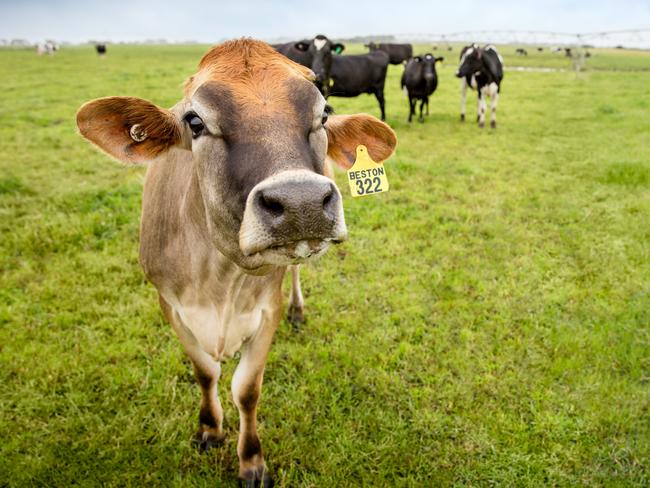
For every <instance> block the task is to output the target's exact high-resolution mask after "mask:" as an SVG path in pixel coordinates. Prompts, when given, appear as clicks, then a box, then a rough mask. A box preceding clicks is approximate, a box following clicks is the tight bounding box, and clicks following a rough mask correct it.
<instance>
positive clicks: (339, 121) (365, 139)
mask: <svg viewBox="0 0 650 488" xmlns="http://www.w3.org/2000/svg"><path fill="white" fill-rule="evenodd" d="M325 128H326V129H327V139H328V146H327V155H328V156H329V157H330V158H332V159H333V160H334V161H336V162H337V163H338V164H339V165H340V166H342V167H343V168H345V169H349V168H350V167H351V166H352V165H353V164H354V161H355V159H356V157H357V152H356V151H357V146H358V145H359V144H363V145H365V146H366V147H367V148H368V153H369V154H370V157H371V158H372V160H373V161H375V162H377V163H380V162H382V161H384V160H385V159H387V158H388V157H389V156H390V155H391V154H393V151H394V150H395V146H396V145H397V136H396V135H395V132H394V131H393V129H391V128H390V127H389V126H388V125H386V124H385V123H383V122H379V121H378V120H377V119H375V118H374V117H372V116H370V115H362V114H357V115H335V116H331V117H330V118H329V120H328V121H327V124H325Z"/></svg>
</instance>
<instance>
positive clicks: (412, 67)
mask: <svg viewBox="0 0 650 488" xmlns="http://www.w3.org/2000/svg"><path fill="white" fill-rule="evenodd" d="M443 60H444V58H442V57H439V58H436V57H434V56H433V55H432V54H431V53H427V54H425V55H423V56H415V57H414V58H411V59H409V60H408V61H407V63H406V66H404V73H403V74H402V90H406V93H407V95H408V97H409V119H408V121H409V122H411V120H413V115H414V114H415V106H416V105H417V102H418V100H420V117H419V119H418V120H419V121H420V122H424V117H423V116H422V107H423V106H424V105H426V107H427V115H429V96H430V95H431V94H432V93H433V92H434V91H436V88H437V87H438V73H437V72H436V63H437V62H439V61H443Z"/></svg>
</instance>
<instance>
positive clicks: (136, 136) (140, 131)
mask: <svg viewBox="0 0 650 488" xmlns="http://www.w3.org/2000/svg"><path fill="white" fill-rule="evenodd" d="M129 134H130V135H131V139H133V140H134V141H135V142H142V141H144V140H145V139H146V138H147V129H145V128H144V127H142V126H141V125H140V124H133V125H132V126H131V129H130V130H129Z"/></svg>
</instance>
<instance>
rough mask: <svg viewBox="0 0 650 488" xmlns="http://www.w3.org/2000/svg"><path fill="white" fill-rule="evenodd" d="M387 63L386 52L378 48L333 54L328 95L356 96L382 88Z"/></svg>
mask: <svg viewBox="0 0 650 488" xmlns="http://www.w3.org/2000/svg"><path fill="white" fill-rule="evenodd" d="M388 64H389V57H388V54H386V53H385V52H383V51H379V50H377V51H373V52H371V53H368V54H357V55H351V56H334V57H333V58H332V81H333V85H332V88H331V90H330V95H333V96H341V97H356V96H357V95H360V94H361V93H373V92H374V91H375V90H376V89H377V88H379V87H381V88H383V85H384V82H385V80H386V72H387V70H388Z"/></svg>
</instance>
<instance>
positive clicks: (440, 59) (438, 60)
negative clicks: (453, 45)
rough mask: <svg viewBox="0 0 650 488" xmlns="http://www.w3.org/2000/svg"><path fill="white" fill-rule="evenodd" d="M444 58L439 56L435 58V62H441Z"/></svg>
mask: <svg viewBox="0 0 650 488" xmlns="http://www.w3.org/2000/svg"><path fill="white" fill-rule="evenodd" d="M444 60H445V58H443V57H442V56H440V57H439V58H436V63H442V62H443V61H444Z"/></svg>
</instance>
